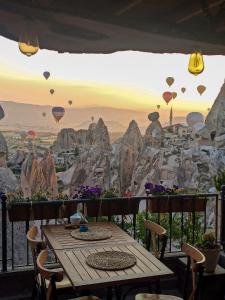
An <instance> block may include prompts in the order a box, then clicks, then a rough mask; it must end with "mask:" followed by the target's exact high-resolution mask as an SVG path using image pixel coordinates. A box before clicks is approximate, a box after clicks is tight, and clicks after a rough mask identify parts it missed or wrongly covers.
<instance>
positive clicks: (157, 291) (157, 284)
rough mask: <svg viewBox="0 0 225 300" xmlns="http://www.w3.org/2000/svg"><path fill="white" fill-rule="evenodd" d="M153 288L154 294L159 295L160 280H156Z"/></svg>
mask: <svg viewBox="0 0 225 300" xmlns="http://www.w3.org/2000/svg"><path fill="white" fill-rule="evenodd" d="M155 287H156V294H161V292H162V291H161V284H160V280H157V281H156V283H155Z"/></svg>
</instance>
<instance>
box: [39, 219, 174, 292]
mask: <svg viewBox="0 0 225 300" xmlns="http://www.w3.org/2000/svg"><path fill="white" fill-rule="evenodd" d="M89 226H101V227H102V228H105V229H108V230H110V231H111V232H112V237H111V238H110V239H106V240H101V241H82V240H77V239H75V238H73V237H72V236H71V234H70V233H71V229H65V226H64V225H46V226H42V230H43V233H44V235H45V237H46V239H47V242H48V243H49V246H50V247H51V248H52V250H53V251H54V253H55V255H56V256H57V258H58V260H59V262H60V263H61V265H62V267H63V269H64V271H65V272H66V274H67V276H68V278H69V279H70V281H71V283H72V285H73V287H74V288H75V289H76V290H79V289H87V288H90V287H94V288H97V287H109V286H115V285H119V284H121V285H123V284H127V283H129V284H130V283H132V282H141V281H151V280H156V279H157V278H163V277H170V276H171V275H172V274H173V272H172V271H171V270H170V269H168V268H167V267H166V266H165V265H164V264H163V263H162V262H160V261H159V260H158V259H157V258H155V256H153V255H152V254H151V253H150V252H148V251H147V250H146V249H145V248H144V247H142V246H141V245H140V244H138V243H137V242H136V241H135V240H134V239H133V238H132V237H131V236H129V235H128V234H127V233H126V232H124V231H123V230H122V229H121V228H119V227H118V226H117V225H116V224H113V223H110V222H96V223H89ZM113 250H114V251H125V252H128V253H131V254H133V255H135V257H136V259H137V264H136V265H135V266H133V267H132V268H128V269H125V270H121V271H103V270H97V269H94V268H91V267H89V266H88V265H87V264H86V257H87V256H88V255H90V254H91V253H96V252H101V251H113Z"/></svg>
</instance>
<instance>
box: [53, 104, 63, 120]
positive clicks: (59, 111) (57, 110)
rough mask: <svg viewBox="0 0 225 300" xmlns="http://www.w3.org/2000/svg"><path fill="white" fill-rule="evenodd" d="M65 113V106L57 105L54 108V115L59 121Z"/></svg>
mask: <svg viewBox="0 0 225 300" xmlns="http://www.w3.org/2000/svg"><path fill="white" fill-rule="evenodd" d="M64 114H65V109H64V108H63V107H59V106H55V107H53V109H52V115H53V117H54V119H55V121H56V122H57V123H58V122H59V121H60V120H61V119H62V117H63V116H64Z"/></svg>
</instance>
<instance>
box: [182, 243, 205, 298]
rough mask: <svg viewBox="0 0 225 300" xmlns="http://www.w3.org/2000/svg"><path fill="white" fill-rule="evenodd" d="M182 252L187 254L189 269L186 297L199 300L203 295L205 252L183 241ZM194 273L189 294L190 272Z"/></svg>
mask: <svg viewBox="0 0 225 300" xmlns="http://www.w3.org/2000/svg"><path fill="white" fill-rule="evenodd" d="M181 250H182V252H184V253H185V254H186V255H187V258H188V261H187V271H186V278H185V287H184V299H189V300H198V299H200V297H201V283H202V275H203V272H204V267H203V264H204V262H205V256H204V254H203V253H202V252H201V251H199V250H198V249H197V248H195V247H193V246H192V245H190V244H187V243H183V244H182V246H181ZM190 271H191V274H192V292H191V295H190V296H189V297H188V296H187V289H188V279H189V274H190Z"/></svg>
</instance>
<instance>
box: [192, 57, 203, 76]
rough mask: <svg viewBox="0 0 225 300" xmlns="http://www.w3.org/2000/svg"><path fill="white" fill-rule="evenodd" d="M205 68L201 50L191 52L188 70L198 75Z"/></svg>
mask: <svg viewBox="0 0 225 300" xmlns="http://www.w3.org/2000/svg"><path fill="white" fill-rule="evenodd" d="M203 70H204V61H203V55H202V54H201V53H200V52H194V53H192V54H191V56H190V59H189V64H188V71H189V72H190V73H191V74H194V75H196V76H197V75H198V74H200V73H202V72H203Z"/></svg>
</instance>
